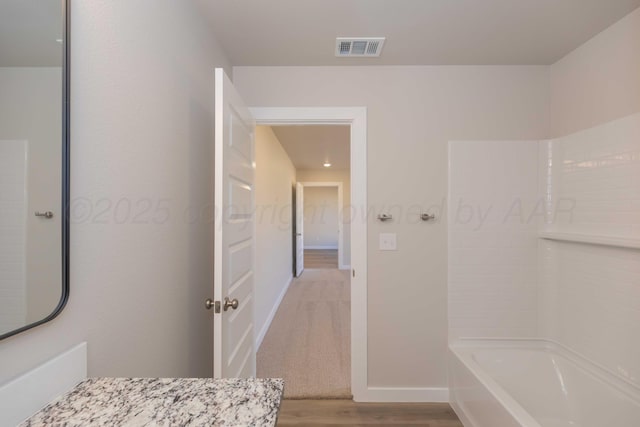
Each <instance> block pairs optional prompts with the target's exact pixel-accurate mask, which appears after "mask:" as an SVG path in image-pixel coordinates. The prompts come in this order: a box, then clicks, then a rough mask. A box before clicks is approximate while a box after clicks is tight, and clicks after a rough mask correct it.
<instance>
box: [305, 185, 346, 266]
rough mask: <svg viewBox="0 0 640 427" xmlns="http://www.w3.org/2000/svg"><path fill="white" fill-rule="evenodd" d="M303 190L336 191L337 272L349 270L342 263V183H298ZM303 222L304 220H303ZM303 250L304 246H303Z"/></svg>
mask: <svg viewBox="0 0 640 427" xmlns="http://www.w3.org/2000/svg"><path fill="white" fill-rule="evenodd" d="M300 184H301V185H302V187H303V188H305V187H319V188H323V187H329V188H337V189H338V270H350V269H351V267H350V266H347V265H346V264H345V262H344V234H343V230H344V224H343V223H344V204H343V203H342V197H343V196H342V195H343V193H342V182H337V181H336V182H312V181H304V182H300ZM303 221H304V218H303ZM303 250H304V244H303Z"/></svg>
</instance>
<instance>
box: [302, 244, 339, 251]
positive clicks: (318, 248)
mask: <svg viewBox="0 0 640 427" xmlns="http://www.w3.org/2000/svg"><path fill="white" fill-rule="evenodd" d="M304 249H309V250H323V249H325V250H326V249H330V250H334V251H335V250H336V249H338V247H337V246H333V245H329V246H312V245H309V246H305V247H304Z"/></svg>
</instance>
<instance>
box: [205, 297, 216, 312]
mask: <svg viewBox="0 0 640 427" xmlns="http://www.w3.org/2000/svg"><path fill="white" fill-rule="evenodd" d="M215 305H216V302H215V301H214V300H212V299H211V298H207V299H206V301H205V302H204V306H205V307H206V308H207V310H211V309H212V308H213V307H214V306H215Z"/></svg>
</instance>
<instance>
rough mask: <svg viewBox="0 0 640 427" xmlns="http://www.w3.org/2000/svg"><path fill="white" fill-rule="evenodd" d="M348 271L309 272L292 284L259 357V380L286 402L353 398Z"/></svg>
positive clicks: (261, 347) (259, 352) (305, 272)
mask: <svg viewBox="0 0 640 427" xmlns="http://www.w3.org/2000/svg"><path fill="white" fill-rule="evenodd" d="M350 292H351V289H350V280H349V271H340V270H305V271H304V273H303V274H302V276H301V277H299V278H296V279H294V280H293V282H292V283H291V285H290V287H289V290H288V291H287V293H286V295H285V297H284V299H283V300H282V304H281V305H280V307H279V308H278V311H277V313H276V316H275V318H274V319H273V322H272V323H271V327H270V328H269V331H268V332H267V335H266V336H265V338H264V341H263V342H262V345H261V346H260V349H259V350H258V354H257V370H258V375H257V376H258V377H259V378H271V377H276V378H284V381H285V390H284V397H285V398H287V399H308V398H333V399H348V398H351V385H350V382H351V352H350V339H351V338H350V337H351V319H350V315H351V293H350Z"/></svg>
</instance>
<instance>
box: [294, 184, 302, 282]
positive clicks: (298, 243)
mask: <svg viewBox="0 0 640 427" xmlns="http://www.w3.org/2000/svg"><path fill="white" fill-rule="evenodd" d="M302 270H304V186H303V185H302V184H300V183H299V182H298V183H296V277H299V276H300V275H301V274H302Z"/></svg>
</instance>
